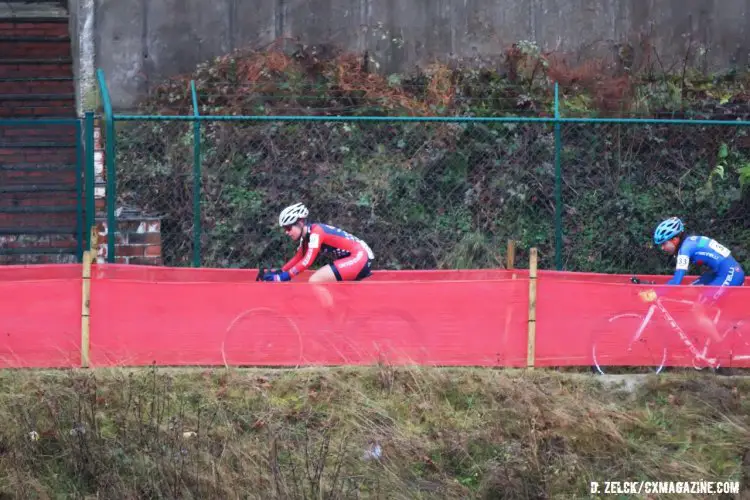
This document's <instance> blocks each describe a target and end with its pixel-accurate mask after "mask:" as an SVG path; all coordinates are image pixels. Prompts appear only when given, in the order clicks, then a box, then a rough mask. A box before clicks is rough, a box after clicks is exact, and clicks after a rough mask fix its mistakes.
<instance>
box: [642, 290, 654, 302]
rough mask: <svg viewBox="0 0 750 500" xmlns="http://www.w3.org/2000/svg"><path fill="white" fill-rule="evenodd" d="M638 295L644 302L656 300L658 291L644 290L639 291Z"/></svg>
mask: <svg viewBox="0 0 750 500" xmlns="http://www.w3.org/2000/svg"><path fill="white" fill-rule="evenodd" d="M638 296H639V297H640V298H641V300H642V301H643V302H653V301H655V300H656V292H655V291H654V290H643V291H641V292H638Z"/></svg>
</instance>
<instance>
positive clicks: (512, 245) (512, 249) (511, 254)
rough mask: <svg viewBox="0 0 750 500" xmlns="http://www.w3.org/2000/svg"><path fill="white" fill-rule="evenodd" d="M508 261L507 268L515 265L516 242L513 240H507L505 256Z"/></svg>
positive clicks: (512, 267)
mask: <svg viewBox="0 0 750 500" xmlns="http://www.w3.org/2000/svg"><path fill="white" fill-rule="evenodd" d="M506 260H507V261H508V264H507V266H508V269H515V265H516V242H515V241H514V240H508V255H507V257H506Z"/></svg>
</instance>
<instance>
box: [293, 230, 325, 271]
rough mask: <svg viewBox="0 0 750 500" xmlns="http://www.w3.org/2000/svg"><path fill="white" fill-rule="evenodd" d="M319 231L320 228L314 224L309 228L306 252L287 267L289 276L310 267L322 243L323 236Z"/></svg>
mask: <svg viewBox="0 0 750 500" xmlns="http://www.w3.org/2000/svg"><path fill="white" fill-rule="evenodd" d="M319 231H320V230H319V229H317V228H316V227H314V226H313V228H312V229H311V230H310V241H309V242H308V244H307V252H305V255H304V257H303V258H302V259H300V260H299V261H298V262H296V263H294V264H293V265H292V266H291V267H290V268H289V269H288V272H289V275H290V276H297V275H298V274H299V273H301V272H302V271H304V270H305V269H307V268H308V267H310V266H311V265H312V263H313V262H315V259H316V258H317V257H318V253H320V247H321V245H322V244H323V241H322V240H323V238H322V235H321V234H320V232H319Z"/></svg>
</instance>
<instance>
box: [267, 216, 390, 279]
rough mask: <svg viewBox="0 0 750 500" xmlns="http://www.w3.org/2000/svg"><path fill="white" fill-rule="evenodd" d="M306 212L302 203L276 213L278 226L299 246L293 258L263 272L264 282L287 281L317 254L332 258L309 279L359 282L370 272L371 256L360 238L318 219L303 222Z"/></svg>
mask: <svg viewBox="0 0 750 500" xmlns="http://www.w3.org/2000/svg"><path fill="white" fill-rule="evenodd" d="M308 214H309V211H308V210H307V207H305V206H304V205H303V204H302V203H295V204H294V205H291V206H288V207H286V208H285V209H284V210H282V211H281V214H280V215H279V226H281V227H283V228H284V232H286V234H288V235H289V237H290V238H292V239H293V240H294V241H299V247H298V248H297V252H296V253H295V254H294V257H292V259H291V260H290V261H289V262H287V263H286V264H284V267H282V268H281V270H278V271H271V272H268V273H266V274H265V275H263V280H264V281H289V280H291V279H292V278H293V277H295V276H297V275H298V274H299V273H301V272H302V271H304V270H305V269H307V268H308V267H310V266H311V265H312V263H313V262H314V261H315V259H316V258H317V257H318V254H323V255H333V256H334V257H335V258H336V260H335V261H334V262H333V263H332V264H330V265H328V266H325V267H322V268H320V269H318V270H317V271H316V272H315V273H314V274H313V275H312V276H310V280H309V281H310V282H312V283H323V282H331V281H359V280H362V279H365V278H367V277H369V276H370V275H371V274H372V260H373V259H374V258H375V256H374V255H373V253H372V250H370V247H369V246H368V245H367V243H365V242H364V241H362V240H360V239H359V238H357V237H356V236H353V235H351V234H349V233H347V232H346V231H343V230H341V229H339V228H337V227H333V226H329V225H328V224H322V223H319V222H313V223H307V222H306V221H307V216H308Z"/></svg>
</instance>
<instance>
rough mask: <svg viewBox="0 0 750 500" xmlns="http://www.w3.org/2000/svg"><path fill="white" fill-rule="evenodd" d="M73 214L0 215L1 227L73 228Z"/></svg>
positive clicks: (74, 218)
mask: <svg viewBox="0 0 750 500" xmlns="http://www.w3.org/2000/svg"><path fill="white" fill-rule="evenodd" d="M75 223H76V214H75V212H70V213H0V226H2V227H13V228H17V227H25V228H39V227H74V226H75Z"/></svg>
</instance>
